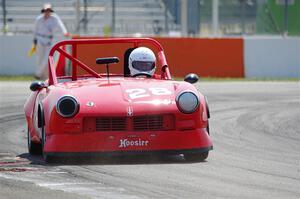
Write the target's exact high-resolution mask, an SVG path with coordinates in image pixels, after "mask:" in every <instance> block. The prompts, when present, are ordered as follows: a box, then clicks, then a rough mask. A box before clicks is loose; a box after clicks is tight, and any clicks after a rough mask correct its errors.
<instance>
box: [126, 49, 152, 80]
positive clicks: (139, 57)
mask: <svg viewBox="0 0 300 199" xmlns="http://www.w3.org/2000/svg"><path fill="white" fill-rule="evenodd" d="M155 61H156V58H155V55H154V53H153V52H152V50H150V49H149V48H146V47H139V48H136V49H134V50H133V51H132V52H131V53H130V55H129V64H128V67H129V70H130V74H131V76H134V75H136V74H145V75H147V74H148V75H150V76H152V75H153V74H154V71H155Z"/></svg>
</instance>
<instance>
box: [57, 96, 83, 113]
mask: <svg viewBox="0 0 300 199" xmlns="http://www.w3.org/2000/svg"><path fill="white" fill-rule="evenodd" d="M78 109H79V104H78V102H77V100H76V99H75V98H74V97H72V96H69V95H65V96H63V97H61V98H60V99H59V100H58V101H57V104H56V111H57V113H58V114H60V115H61V116H62V117H73V116H74V115H75V114H76V113H77V112H78Z"/></svg>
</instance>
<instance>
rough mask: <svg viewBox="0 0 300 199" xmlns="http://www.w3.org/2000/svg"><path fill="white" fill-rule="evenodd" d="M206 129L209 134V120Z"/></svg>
mask: <svg viewBox="0 0 300 199" xmlns="http://www.w3.org/2000/svg"><path fill="white" fill-rule="evenodd" d="M206 130H207V133H208V135H210V134H209V121H207V127H206Z"/></svg>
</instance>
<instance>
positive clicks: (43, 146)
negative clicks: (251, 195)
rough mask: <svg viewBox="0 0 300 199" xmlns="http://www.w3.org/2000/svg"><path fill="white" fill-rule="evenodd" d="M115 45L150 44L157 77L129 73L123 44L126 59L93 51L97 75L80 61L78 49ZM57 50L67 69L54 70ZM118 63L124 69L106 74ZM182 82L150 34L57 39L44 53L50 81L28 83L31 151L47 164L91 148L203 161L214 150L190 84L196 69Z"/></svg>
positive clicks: (201, 99) (205, 114) (204, 111)
mask: <svg viewBox="0 0 300 199" xmlns="http://www.w3.org/2000/svg"><path fill="white" fill-rule="evenodd" d="M116 44H121V45H122V46H124V45H129V46H130V48H129V49H128V50H132V49H135V48H137V47H140V46H144V45H145V46H151V48H152V49H153V50H154V52H155V53H156V55H155V56H156V58H157V64H156V65H157V67H156V72H155V75H153V76H151V77H148V76H145V74H136V75H134V77H132V76H130V75H129V73H128V55H129V53H128V52H129V51H128V50H127V51H126V52H124V60H122V62H123V63H122V62H121V61H120V58H119V57H103V56H102V55H101V54H99V55H98V54H97V57H96V58H95V59H93V60H92V62H93V63H97V64H96V67H99V68H102V69H104V72H102V73H100V72H97V68H96V67H95V66H93V67H92V66H91V65H88V64H86V63H84V62H83V61H82V60H80V56H79V53H78V52H79V49H80V48H82V49H83V51H86V49H89V46H90V45H97V46H99V48H101V45H116ZM66 49H69V51H66ZM70 50H71V51H72V53H69V52H70ZM55 53H56V54H60V55H61V56H63V57H65V58H66V59H68V60H69V64H66V65H68V66H69V69H70V70H69V73H70V74H69V75H67V73H66V74H64V75H58V72H57V69H56V64H55V62H54V54H55ZM89 53H92V52H88V54H89ZM113 56H114V55H113ZM122 59H123V58H122ZM89 61H91V60H90V59H89ZM66 63H67V62H66ZM121 63H122V65H121V67H122V71H123V72H120V73H111V72H110V70H111V67H115V65H118V64H121ZM70 65H71V66H70ZM101 65H103V66H101ZM184 80H185V81H174V80H172V78H171V75H170V72H169V67H168V65H167V61H166V58H165V55H164V51H163V48H162V46H161V45H160V44H159V43H158V42H157V41H156V40H154V39H150V38H106V39H73V40H66V41H61V42H59V43H57V44H56V45H55V46H54V47H53V48H52V49H51V51H50V54H49V79H48V80H46V81H45V82H41V81H36V82H33V83H32V84H31V85H30V89H31V90H32V93H31V95H30V97H29V99H28V100H27V102H26V104H25V106H24V110H25V115H26V120H27V124H28V150H29V153H30V154H43V156H44V159H45V161H46V162H48V161H50V160H52V158H53V157H56V156H68V155H71V156H73V155H83V156H85V155H90V154H93V155H94V154H96V155H132V154H158V155H163V154H183V155H184V158H185V159H186V160H187V161H203V160H205V159H206V158H207V157H208V153H209V150H212V141H211V138H210V135H209V123H208V119H209V117H210V115H209V109H208V105H207V101H206V98H205V96H204V95H202V94H201V93H200V92H198V91H197V89H196V88H195V87H194V86H193V85H192V83H195V82H197V81H198V77H197V75H195V74H188V75H187V76H186V77H185V79H184Z"/></svg>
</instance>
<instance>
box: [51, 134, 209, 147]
mask: <svg viewBox="0 0 300 199" xmlns="http://www.w3.org/2000/svg"><path fill="white" fill-rule="evenodd" d="M127 141H128V142H127ZM132 141H133V142H135V141H137V142H135V143H133V144H132ZM143 141H144V143H142V142H143ZM130 142H131V143H130ZM136 145H137V146H136ZM139 145H140V146H139ZM125 146H126V147H125ZM211 146H212V142H211V140H210V138H209V136H208V134H207V132H206V130H205V129H197V130H187V131H172V132H135V133H124V132H110V133H107V132H87V133H74V134H71V133H70V134H55V135H50V136H48V137H47V144H46V146H45V151H47V152H113V151H135V150H137V151H151V150H154V151H156V150H184V149H199V148H208V147H211Z"/></svg>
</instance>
